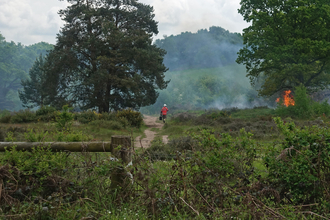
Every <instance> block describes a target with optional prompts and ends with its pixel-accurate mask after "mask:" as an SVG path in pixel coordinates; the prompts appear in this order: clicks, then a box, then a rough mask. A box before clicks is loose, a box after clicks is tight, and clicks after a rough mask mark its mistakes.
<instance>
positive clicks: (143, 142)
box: [134, 115, 168, 148]
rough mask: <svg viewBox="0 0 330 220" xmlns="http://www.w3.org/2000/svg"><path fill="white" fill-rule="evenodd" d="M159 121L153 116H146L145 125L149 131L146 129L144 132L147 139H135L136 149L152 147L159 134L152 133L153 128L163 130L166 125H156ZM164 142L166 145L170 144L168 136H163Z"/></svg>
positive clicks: (139, 137)
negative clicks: (152, 142)
mask: <svg viewBox="0 0 330 220" xmlns="http://www.w3.org/2000/svg"><path fill="white" fill-rule="evenodd" d="M157 120H158V117H153V116H149V115H144V119H143V121H144V123H145V125H146V126H147V127H148V129H146V130H145V131H144V133H145V135H146V137H145V138H142V139H141V136H138V137H137V138H136V139H135V143H134V146H135V147H143V148H148V147H150V146H151V141H152V140H153V139H154V138H155V136H156V134H157V132H155V131H151V129H152V128H158V129H162V128H163V126H164V124H163V123H156V121H157ZM162 140H163V143H164V144H167V142H168V135H164V136H162Z"/></svg>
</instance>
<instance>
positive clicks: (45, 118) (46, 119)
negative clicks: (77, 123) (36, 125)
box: [37, 111, 59, 122]
mask: <svg viewBox="0 0 330 220" xmlns="http://www.w3.org/2000/svg"><path fill="white" fill-rule="evenodd" d="M58 114H59V112H58V111H54V112H51V113H48V114H46V115H39V116H37V118H38V119H37V120H38V121H43V122H50V121H56V118H57V117H58Z"/></svg>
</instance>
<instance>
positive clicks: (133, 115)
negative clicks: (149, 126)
mask: <svg viewBox="0 0 330 220" xmlns="http://www.w3.org/2000/svg"><path fill="white" fill-rule="evenodd" d="M116 116H117V118H125V119H127V121H128V123H129V124H130V125H131V126H134V127H138V128H139V127H141V125H142V123H143V117H142V114H141V113H140V112H137V111H134V110H132V109H130V108H129V109H123V110H121V111H118V112H117V115H116Z"/></svg>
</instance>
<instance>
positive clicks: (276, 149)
mask: <svg viewBox="0 0 330 220" xmlns="http://www.w3.org/2000/svg"><path fill="white" fill-rule="evenodd" d="M275 125H276V126H277V129H278V131H279V132H280V133H281V135H283V137H284V138H283V139H282V140H276V141H273V142H271V143H268V144H263V143H262V142H258V141H256V140H255V139H253V134H252V133H250V132H247V131H246V130H245V129H241V130H240V131H239V134H238V135H237V136H235V137H233V136H231V135H230V133H228V132H215V131H212V130H211V129H206V130H205V129H201V130H199V131H198V132H194V131H191V132H188V133H186V136H185V137H182V138H181V139H176V140H174V139H173V140H170V142H169V144H167V145H165V144H163V143H162V142H161V141H160V140H159V139H156V140H155V141H154V143H153V145H152V147H151V148H149V149H139V150H137V151H136V152H135V154H133V163H132V165H131V166H126V164H122V162H121V161H120V160H119V161H116V160H115V159H113V156H112V155H110V154H109V153H88V152H81V153H68V152H66V153H64V152H62V153H53V152H50V150H49V149H48V148H47V147H46V148H35V149H34V150H33V151H32V152H21V151H16V150H13V151H7V152H5V153H4V154H2V155H1V158H0V163H1V166H0V183H1V187H2V188H1V189H2V190H1V197H0V208H1V210H0V211H1V214H0V215H2V216H7V217H8V218H11V219H29V218H30V219H31V218H34V219H87V218H88V219H125V218H126V219H234V218H237V219H282V218H288V219H302V218H304V219H305V218H306V219H315V218H319V217H322V218H329V217H330V203H329V201H330V199H329V193H328V192H329V186H330V179H329V178H328V176H329V170H330V162H329V159H328V157H329V149H328V148H329V147H328V145H329V144H328V143H329V141H330V134H329V132H328V128H327V127H326V126H317V125H315V126H312V127H303V128H302V127H297V126H296V125H295V124H294V122H284V121H283V120H281V119H280V118H275ZM157 152H158V153H163V156H164V157H165V158H162V157H160V156H159V155H158V156H157V155H156V153H157ZM260 152H262V153H260ZM167 155H170V156H171V157H166V156H167ZM256 164H259V165H258V167H256ZM262 169H264V170H262ZM118 172H119V173H118ZM118 174H119V175H120V176H121V178H122V179H121V182H120V183H121V184H120V185H119V187H113V185H114V183H115V180H116V178H115V176H116V175H118ZM132 177H133V179H132Z"/></svg>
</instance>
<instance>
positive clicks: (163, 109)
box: [161, 106, 168, 115]
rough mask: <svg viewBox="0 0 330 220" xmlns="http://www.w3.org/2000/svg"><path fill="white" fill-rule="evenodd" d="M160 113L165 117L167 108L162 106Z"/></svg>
mask: <svg viewBox="0 0 330 220" xmlns="http://www.w3.org/2000/svg"><path fill="white" fill-rule="evenodd" d="M161 112H162V115H166V114H167V112H168V108H167V107H166V106H164V107H163V108H162V110H161Z"/></svg>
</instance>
